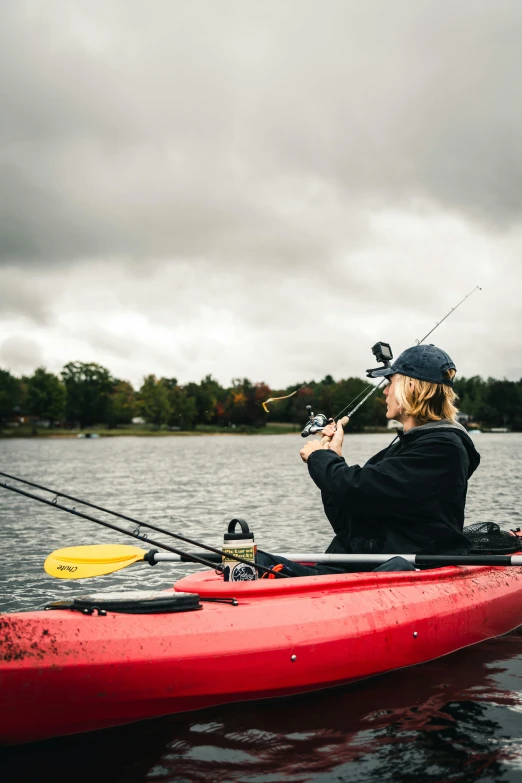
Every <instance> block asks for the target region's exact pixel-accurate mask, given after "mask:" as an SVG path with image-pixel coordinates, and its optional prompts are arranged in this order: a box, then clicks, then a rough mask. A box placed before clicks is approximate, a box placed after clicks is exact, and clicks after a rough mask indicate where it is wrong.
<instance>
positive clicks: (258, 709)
mask: <svg viewBox="0 0 522 783" xmlns="http://www.w3.org/2000/svg"><path fill="white" fill-rule="evenodd" d="M475 438H476V445H477V448H478V449H479V451H480V452H481V455H482V463H481V466H480V468H479V469H478V471H477V473H476V474H475V476H474V477H473V478H472V480H471V482H470V487H469V496H468V505H467V523H468V524H470V523H471V522H478V521H487V520H491V521H495V522H498V523H500V524H501V525H502V527H505V528H506V529H508V528H511V527H518V526H520V527H522V512H521V510H520V504H519V498H520V476H521V473H522V435H519V434H482V435H477V436H475ZM390 440H391V436H389V435H352V436H347V438H346V439H345V455H346V457H347V459H348V461H351V462H358V463H359V464H361V463H363V462H364V461H365V460H366V459H368V457H370V456H371V455H372V454H374V453H376V452H377V451H378V450H380V449H382V448H384V446H385V445H386V444H387V443H389V442H390ZM302 442H303V441H302V439H301V438H300V437H299V436H298V435H296V436H294V435H287V436H259V437H248V436H240V435H236V436H223V437H190V436H189V437H172V438H116V439H108V438H107V439H102V438H100V439H96V440H81V439H79V440H76V439H67V440H58V439H56V440H43V439H42V440H34V441H33V440H12V441H7V440H0V470H3V471H5V472H7V473H11V474H14V475H19V476H22V477H24V478H27V479H29V480H33V481H35V482H37V483H40V484H43V485H46V486H49V487H51V488H53V489H55V490H57V491H63V492H67V493H68V494H71V495H75V496H77V497H80V498H84V499H87V500H90V501H91V502H93V503H96V504H99V505H101V506H105V507H108V508H111V509H114V510H117V511H120V512H122V513H126V514H129V515H130V516H133V517H136V518H138V519H142V520H144V521H148V522H152V523H153V524H157V525H160V526H162V527H167V528H169V529H170V530H172V531H174V532H181V533H183V534H185V535H188V536H191V537H194V538H198V539H201V540H203V541H205V542H207V543H211V544H214V545H219V544H220V543H221V542H222V536H223V533H224V532H225V530H226V525H227V523H228V521H229V520H230V519H232V518H233V517H235V516H240V517H243V518H245V519H246V520H247V521H248V523H249V525H250V526H251V528H252V529H253V531H254V533H255V536H256V541H257V543H258V545H259V546H260V547H261V548H264V549H267V550H272V551H292V550H293V551H296V550H297V549H299V550H301V551H303V550H308V551H312V552H313V551H315V552H318V551H324V549H325V548H326V546H327V544H328V542H329V541H330V539H331V532H330V529H329V525H328V522H327V521H326V519H325V518H324V515H323V512H322V506H321V502H320V498H319V493H318V491H317V489H316V488H315V485H314V484H313V483H312V481H311V480H310V478H309V476H308V472H307V470H306V466H305V465H304V464H303V463H302V462H301V460H300V458H299V454H298V451H299V448H300V445H301V444H302ZM29 491H31V490H29ZM34 491H35V492H38V490H34ZM48 497H49V496H48ZM64 504H65V505H67V504H68V503H67V502H64ZM69 505H70V504H69ZM88 513H92V514H93V515H94V516H98V517H99V518H100V519H104V518H106V517H103V515H102V514H99V513H97V512H88ZM111 519H112V521H115V520H114V518H111ZM121 524H122V525H123V526H124V527H128V528H131V527H132V526H131V525H129V524H128V523H124V522H121ZM151 535H153V534H151ZM89 543H130V544H132V543H133V541H132V539H131V538H128V537H124V536H123V535H121V534H118V533H114V532H112V531H110V530H107V529H105V528H102V527H99V526H98V525H95V524H94V523H91V522H88V521H82V520H81V519H79V518H75V517H73V516H72V515H69V514H66V513H65V512H62V511H59V510H56V509H52V508H49V507H47V506H44V505H43V504H40V503H37V502H36V501H33V500H29V499H26V498H23V497H21V496H19V495H16V494H15V493H12V492H9V491H7V490H5V489H2V488H0V546H1V548H2V560H1V566H0V610H1V611H19V610H23V609H33V608H36V607H40V606H42V605H43V604H45V603H47V602H48V601H50V600H53V599H56V598H60V597H63V596H65V595H68V596H69V595H71V594H74V593H76V594H80V593H85V592H87V591H88V590H90V589H91V587H92V586H94V584H95V586H96V589H97V590H98V589H108V588H111V589H128V588H136V587H138V588H142V589H155V588H159V589H161V588H165V587H168V586H170V585H171V584H172V582H173V581H175V579H176V578H179V577H180V576H181V575H183V574H185V573H188V572H190V571H191V570H192V567H191V566H186V565H183V566H174V565H167V564H161V565H158V566H156V567H155V568H153V569H151V568H149V567H148V566H145V565H142V566H135V567H133V568H127V569H124V570H123V571H120V572H118V573H115V574H112V575H109V576H106V577H99V578H97V579H96V580H95V581H94V580H93V581H92V582H87V583H86V582H83V583H82V582H80V583H75V582H66V581H59V580H54V579H52V578H51V577H48V576H47V575H46V574H45V572H44V571H43V570H42V564H43V561H44V559H45V557H46V556H47V555H48V554H49V553H50V552H52V551H53V550H54V549H58V548H60V547H63V546H72V545H78V544H89ZM86 587H87V588H88V589H87V590H86ZM521 612H522V609H521ZM0 698H1V695H0ZM28 709H30V706H29V705H28ZM0 765H1V766H0V769H1V773H0V774H1V777H2V780H3V781H5V782H6V783H11V781H13V782H14V781H24V783H25V782H26V781H33V780H34V781H36V780H40V779H45V778H46V777H49V776H51V777H52V779H56V777H58V776H65V777H67V778H69V777H72V778H74V780H75V783H83V781H94V780H95V781H97V783H109V781H110V783H119V782H121V783H123V782H124V781H125V783H138V782H140V783H141V781H143V782H145V781H147V783H167V782H168V783H183V782H184V781H186V783H192V781H219V782H220V783H227V782H228V781H234V782H235V781H238V782H241V783H277V782H278V781H292V783H308V781H318V782H321V783H323V782H324V783H326V782H327V781H332V782H333V781H350V782H351V781H357V782H358V781H361V783H362V781H381V780H383V781H422V782H424V781H477V780H480V781H522V630H519V631H518V632H517V631H515V632H514V633H511V634H509V635H507V636H504V637H502V638H500V639H494V640H490V641H487V642H484V643H482V644H480V645H477V646H475V647H473V648H470V649H468V650H463V651H461V652H459V653H455V654H453V655H450V656H447V657H446V658H443V659H440V660H438V661H434V662H432V663H428V664H424V665H422V666H418V667H414V668H410V669H405V670H402V671H398V672H393V673H391V674H387V675H384V676H381V677H378V678H374V679H371V680H366V681H364V682H362V683H358V684H355V685H351V686H347V687H344V688H337V689H333V690H330V691H325V692H322V693H316V694H312V695H304V696H299V697H295V698H291V699H280V700H272V701H268V702H251V703H248V704H236V705H228V706H226V707H220V708H214V709H212V710H206V711H204V712H199V713H193V714H190V715H184V716H174V717H170V718H161V719H158V720H153V721H148V722H144V723H141V724H136V725H133V726H127V727H121V728H117V729H112V730H108V731H103V732H97V733H95V734H90V735H83V736H78V737H71V738H62V739H57V740H51V741H47V742H44V743H37V744H34V745H31V746H25V747H19V748H9V749H3V750H1V751H0Z"/></svg>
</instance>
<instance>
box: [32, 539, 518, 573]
mask: <svg viewBox="0 0 522 783" xmlns="http://www.w3.org/2000/svg"><path fill="white" fill-rule="evenodd" d="M272 554H273V556H274V557H285V558H286V559H287V560H293V561H294V562H295V563H321V564H323V565H324V564H329V565H341V564H350V563H351V564H368V565H375V566H377V565H379V564H381V563H385V562H386V561H387V560H390V558H392V557H403V558H404V559H405V560H407V561H408V562H409V563H412V564H413V565H417V566H420V565H423V566H432V567H434V568H436V567H441V566H457V565H459V566H462V565H468V566H471V565H483V566H521V565H522V554H520V555H395V554H379V555H330V554H317V553H313V552H305V553H302V552H279V553H272ZM197 557H198V553H197V552H187V553H186V556H184V555H181V556H180V555H176V554H171V553H170V552H157V551H156V550H154V549H152V550H150V551H148V552H147V551H146V550H145V549H139V548H138V547H135V546H128V545H127V544H93V545H90V546H73V547H67V548H65V549H57V550H56V551H55V552H53V553H52V554H50V555H49V556H48V558H47V559H46V561H45V564H44V568H45V571H46V572H47V573H48V574H49V575H50V576H54V577H57V578H58V579H85V578H87V577H91V576H102V575H104V574H112V573H113V572H114V571H119V570H120V569H122V568H126V567H127V566H129V565H132V564H133V563H137V562H141V561H145V562H148V563H149V564H150V565H155V564H156V563H165V562H167V563H188V562H193V561H194V560H195V559H196V558H197ZM210 558H212V559H214V558H215V562H216V563H218V562H220V558H219V557H218V556H217V555H214V554H211V555H209V554H206V559H208V560H210Z"/></svg>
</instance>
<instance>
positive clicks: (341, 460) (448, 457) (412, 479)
mask: <svg viewBox="0 0 522 783" xmlns="http://www.w3.org/2000/svg"><path fill="white" fill-rule="evenodd" d="M455 372H456V368H455V365H454V363H453V361H452V360H451V359H450V357H449V356H448V354H447V353H445V352H444V351H442V350H441V349H440V348H437V347H436V346H434V345H416V346H414V347H412V348H408V349H407V350H406V351H404V352H403V353H402V354H401V355H400V356H399V357H398V359H397V360H396V361H395V362H394V363H393V364H392V365H391V366H389V367H385V368H381V369H377V370H373V371H372V372H371V373H370V374H371V377H375V378H376V377H380V376H385V377H386V378H387V379H388V381H389V383H388V385H387V386H386V388H385V390H384V394H385V396H386V403H387V413H386V417H387V418H388V419H395V420H396V421H398V422H400V423H401V424H402V425H403V429H402V431H399V433H398V438H397V439H396V440H394V441H393V442H392V444H391V445H390V446H388V447H387V448H386V449H384V450H383V451H380V452H379V453H378V454H376V455H375V456H374V457H372V458H371V459H370V460H368V462H366V464H365V465H363V466H362V467H361V466H360V465H350V464H349V462H348V461H347V460H346V459H345V457H344V456H343V435H344V433H343V428H342V426H340V425H339V426H337V425H336V424H335V422H334V423H331V424H328V425H327V426H326V427H325V428H324V429H323V432H322V435H323V436H324V435H326V436H329V437H331V441H330V442H327V443H324V444H321V443H320V442H319V441H317V440H316V441H311V442H308V443H306V445H305V446H303V448H302V449H301V451H300V454H301V458H302V459H303V460H304V462H306V463H307V465H308V470H309V473H310V476H311V478H312V479H313V481H314V482H315V483H316V485H317V486H318V488H319V489H320V490H321V497H322V500H323V505H324V510H325V513H326V516H327V517H328V520H329V521H330V524H331V525H332V527H333V529H334V532H335V537H334V539H333V541H332V542H331V544H330V546H329V547H328V549H327V552H328V553H333V554H345V553H346V554H369V553H376V554H377V553H390V554H394V553H397V554H399V553H408V554H410V553H411V554H424V553H426V554H428V553H429V554H445V553H453V554H456V553H459V552H465V551H466V549H467V544H468V541H467V539H466V537H465V536H464V535H463V533H462V529H463V525H464V507H465V503H466V492H467V486H468V479H469V478H470V476H471V475H472V473H473V472H474V471H475V470H476V468H477V467H478V465H479V462H480V456H479V454H478V452H477V450H476V449H475V446H474V444H473V441H472V440H471V438H470V437H469V435H468V434H467V432H466V430H465V429H464V427H462V426H461V425H460V424H459V423H458V422H457V420H456V414H457V412H458V411H457V408H456V406H455V402H456V399H457V397H456V394H455V391H454V389H453V379H454V377H455ZM262 562H264V561H262ZM290 567H291V566H290ZM412 567H413V566H411V565H409V564H408V563H407V562H406V560H404V559H402V558H393V560H390V561H388V562H387V563H386V564H384V566H380V567H379V570H383V569H385V570H406V569H410V568H412ZM301 568H302V567H299V568H298V570H299V573H301V574H302V575H304V572H302V571H301V570H300V569H301ZM348 569H349V570H353V566H352V567H351V568H350V567H348V568H347V569H343V570H348ZM331 570H334V569H327V568H326V567H320V566H315V567H314V569H313V571H314V573H328V572H330V571H331ZM357 570H362V569H357ZM296 575H297V573H296Z"/></svg>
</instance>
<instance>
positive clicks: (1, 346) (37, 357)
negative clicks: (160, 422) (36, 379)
mask: <svg viewBox="0 0 522 783" xmlns="http://www.w3.org/2000/svg"><path fill="white" fill-rule="evenodd" d="M42 360H43V352H42V346H41V345H40V344H39V342H37V340H33V339H31V338H28V337H23V336H16V335H13V336H11V337H8V338H7V339H6V340H3V341H2V342H1V343H0V362H1V363H2V365H4V366H5V367H7V368H8V369H9V370H10V371H11V372H13V373H16V374H24V373H32V372H33V370H35V369H36V367H41V366H42Z"/></svg>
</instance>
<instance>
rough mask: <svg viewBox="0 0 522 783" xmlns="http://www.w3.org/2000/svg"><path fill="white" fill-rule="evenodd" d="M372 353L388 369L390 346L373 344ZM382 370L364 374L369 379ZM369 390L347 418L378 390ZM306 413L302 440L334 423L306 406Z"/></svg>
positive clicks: (391, 357)
mask: <svg viewBox="0 0 522 783" xmlns="http://www.w3.org/2000/svg"><path fill="white" fill-rule="evenodd" d="M372 353H373V355H374V356H375V358H376V359H377V361H378V362H381V364H383V365H384V367H389V366H390V362H391V360H392V359H393V353H392V349H391V346H390V344H389V343H383V342H378V343H375V345H374V346H373V347H372ZM382 369H383V368H382V367H373V368H372V369H371V370H366V374H367V375H368V377H370V376H371V373H372V372H375V370H382ZM369 388H370V389H371V391H370V392H369V394H367V395H366V396H365V397H364V398H363V399H362V400H361V402H360V403H359V404H358V405H357V406H356V407H355V408H353V410H351V411H350V413H348V414H346V416H347V417H350V416H351V415H352V414H353V413H355V411H356V410H358V409H359V408H360V407H361V405H363V403H364V402H365V401H366V400H367V399H368V397H369V396H370V395H371V394H373V392H374V391H375V389H376V388H378V387H374V388H372V387H369ZM365 391H367V389H366V390H363V391H362V392H361V394H359V395H358V396H357V397H356V398H355V399H354V400H352V402H351V403H349V405H352V404H353V403H354V402H356V400H357V399H358V398H359V397H360V396H361V395H362V394H364V392H365ZM349 405H347V406H346V407H345V408H343V410H342V411H339V414H338V415H341V413H342V412H343V411H345V410H346V408H348V407H349ZM306 411H307V413H308V422H307V423H306V426H305V428H304V429H303V431H302V432H301V437H302V438H307V437H308V435H315V434H316V433H318V432H322V431H323V429H324V427H326V425H327V424H328V423H329V422H331V421H334V419H332V418H328V417H327V416H325V415H324V413H313V412H312V406H311V405H307V406H306ZM336 418H337V416H336ZM347 420H348V419H346V421H347Z"/></svg>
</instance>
